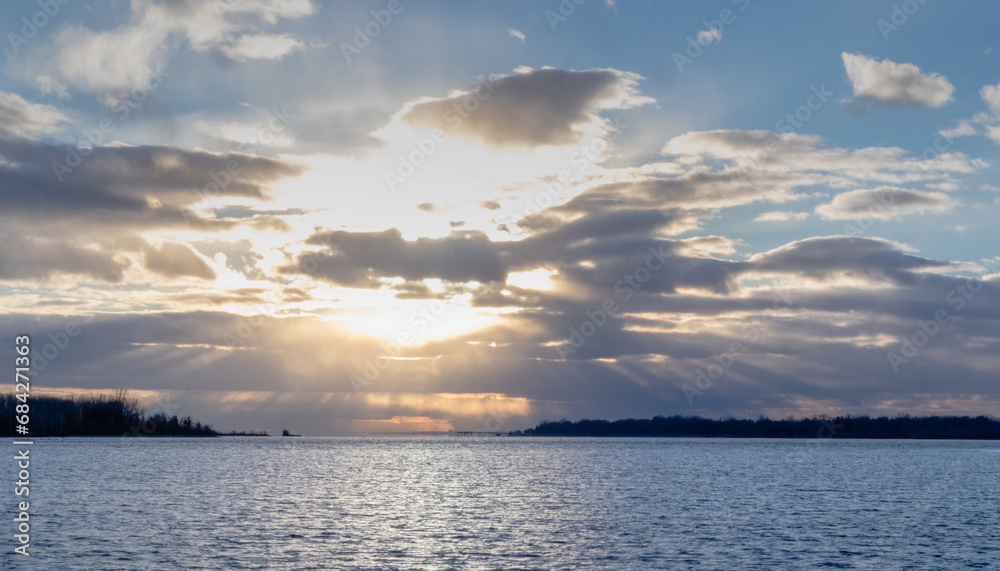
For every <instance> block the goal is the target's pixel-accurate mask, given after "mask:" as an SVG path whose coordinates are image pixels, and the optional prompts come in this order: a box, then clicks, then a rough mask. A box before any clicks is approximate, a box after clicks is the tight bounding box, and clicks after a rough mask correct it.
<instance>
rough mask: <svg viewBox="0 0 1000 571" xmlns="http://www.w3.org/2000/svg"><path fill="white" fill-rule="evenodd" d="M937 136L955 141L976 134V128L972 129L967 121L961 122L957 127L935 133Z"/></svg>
mask: <svg viewBox="0 0 1000 571" xmlns="http://www.w3.org/2000/svg"><path fill="white" fill-rule="evenodd" d="M937 134H938V135H941V136H942V137H947V138H949V139H955V138H958V137H968V136H970V135H975V134H976V128H975V127H973V126H972V125H971V124H970V123H969V122H968V121H961V122H960V123H959V124H958V125H956V126H954V127H952V128H950V129H942V130H940V131H938V132H937Z"/></svg>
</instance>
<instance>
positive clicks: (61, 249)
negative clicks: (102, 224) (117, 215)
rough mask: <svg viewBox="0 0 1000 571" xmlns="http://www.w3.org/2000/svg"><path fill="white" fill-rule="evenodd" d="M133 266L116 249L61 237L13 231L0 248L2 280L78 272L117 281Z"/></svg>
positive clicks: (36, 279)
mask: <svg viewBox="0 0 1000 571" xmlns="http://www.w3.org/2000/svg"><path fill="white" fill-rule="evenodd" d="M129 266H130V262H129V261H128V259H127V258H124V257H122V256H119V255H117V253H116V252H113V251H112V252H108V251H101V250H99V249H95V248H82V247H79V246H77V245H74V244H71V243H67V242H66V241H64V240H62V239H55V240H52V239H47V238H45V237H31V236H26V235H23V234H21V233H17V234H11V235H10V236H7V237H6V238H5V239H4V240H3V248H0V280H16V281H22V280H32V281H38V280H48V279H50V278H53V277H55V276H57V275H75V276H82V277H87V278H91V279H94V280H97V281H102V282H109V283H117V282H119V281H121V279H122V275H123V272H124V271H125V269H126V268H128V267H129Z"/></svg>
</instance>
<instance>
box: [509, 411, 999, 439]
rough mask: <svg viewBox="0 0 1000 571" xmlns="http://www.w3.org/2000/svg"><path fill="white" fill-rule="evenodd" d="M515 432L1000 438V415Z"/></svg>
mask: <svg viewBox="0 0 1000 571" xmlns="http://www.w3.org/2000/svg"><path fill="white" fill-rule="evenodd" d="M508 434H509V435H510V436H534V437H537V436H564V437H565V436H595V437H607V436H621V437H636V436H650V437H682V438H683V437H686V438H703V437H704V438H795V439H809V438H837V439H870V440H1000V419H996V418H992V417H986V416H977V417H969V416H925V417H912V416H897V417H894V418H889V417H885V416H883V417H878V418H872V417H869V416H838V417H834V418H828V417H814V418H803V419H798V420H796V419H791V418H789V419H785V420H771V419H769V418H767V417H763V416H762V417H760V418H758V419H757V420H746V419H744V420H740V419H735V418H729V419H719V420H715V419H709V418H701V417H697V416H689V417H682V416H671V417H663V416H656V417H653V418H651V419H640V420H636V419H622V420H616V421H613V422H612V421H607V420H586V419H584V420H580V421H577V422H571V421H568V420H561V421H558V422H550V421H543V422H541V423H540V424H539V425H538V426H536V427H535V428H529V429H527V430H523V431H521V430H518V431H514V432H510V433H508Z"/></svg>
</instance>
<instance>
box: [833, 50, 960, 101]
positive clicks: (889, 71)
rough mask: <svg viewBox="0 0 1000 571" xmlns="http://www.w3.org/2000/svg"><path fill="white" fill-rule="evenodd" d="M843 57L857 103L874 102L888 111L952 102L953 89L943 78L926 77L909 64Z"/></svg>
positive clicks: (860, 56) (936, 76)
mask: <svg viewBox="0 0 1000 571" xmlns="http://www.w3.org/2000/svg"><path fill="white" fill-rule="evenodd" d="M842 57H843V60H844V68H845V69H846V70H847V76H848V78H850V80H851V86H852V87H853V88H854V97H855V99H857V100H862V101H863V100H870V101H876V102H878V103H881V104H883V105H886V106H889V107H895V106H898V105H909V106H913V107H941V106H942V105H944V104H946V103H948V102H950V101H951V100H952V97H951V96H952V93H953V92H954V91H955V87H954V86H953V85H952V84H951V82H949V81H948V78H946V77H944V76H943V75H939V74H936V73H927V74H925V73H923V71H922V70H921V69H920V68H919V67H917V66H915V65H913V64H912V63H896V62H894V61H891V60H888V59H885V60H877V59H875V58H871V57H868V56H866V55H861V54H849V53H847V52H844V53H843V54H842Z"/></svg>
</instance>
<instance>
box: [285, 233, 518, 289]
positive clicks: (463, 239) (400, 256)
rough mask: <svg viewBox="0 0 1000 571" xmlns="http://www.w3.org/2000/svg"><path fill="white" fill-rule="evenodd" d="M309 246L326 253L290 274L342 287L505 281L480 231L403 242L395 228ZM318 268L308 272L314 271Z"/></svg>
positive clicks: (326, 237) (316, 240) (324, 238)
mask: <svg viewBox="0 0 1000 571" xmlns="http://www.w3.org/2000/svg"><path fill="white" fill-rule="evenodd" d="M307 244H311V245H321V244H322V245H327V246H326V248H325V249H324V250H321V251H315V252H310V253H307V254H303V255H301V256H300V257H299V259H298V262H297V264H295V265H292V266H286V267H284V268H283V269H282V271H284V272H286V273H303V270H306V272H307V273H310V274H312V275H315V276H316V277H317V278H320V279H323V280H326V281H330V282H332V283H336V284H339V285H344V286H350V287H360V288H376V287H380V286H381V285H383V282H382V279H383V278H391V277H401V278H404V279H406V280H410V281H417V280H423V279H426V278H442V279H445V280H449V281H453V282H468V281H479V282H491V281H498V280H500V281H502V280H504V279H505V278H506V271H505V269H504V264H503V263H502V262H501V261H500V258H499V255H498V252H497V250H496V249H495V248H493V247H492V244H491V242H490V241H489V240H487V239H486V237H485V236H483V235H482V234H480V233H478V232H455V233H453V234H452V235H451V236H449V237H447V238H440V239H430V238H419V239H417V240H415V241H407V240H404V239H403V236H402V234H401V233H400V232H399V230H397V229H395V228H390V229H389V230H385V231H383V232H344V231H335V232H326V233H319V234H314V235H313V236H312V237H310V238H309V240H308V241H307ZM311 267H312V268H315V269H314V270H313V271H309V270H310V268H311Z"/></svg>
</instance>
